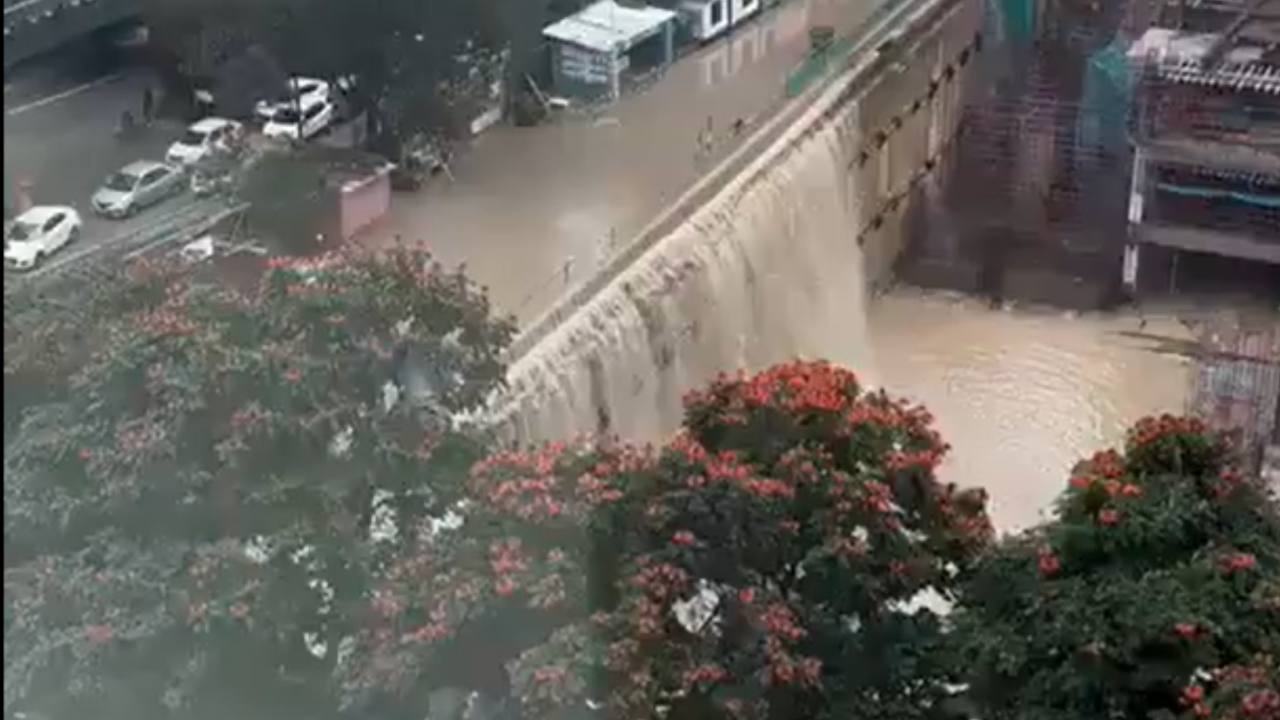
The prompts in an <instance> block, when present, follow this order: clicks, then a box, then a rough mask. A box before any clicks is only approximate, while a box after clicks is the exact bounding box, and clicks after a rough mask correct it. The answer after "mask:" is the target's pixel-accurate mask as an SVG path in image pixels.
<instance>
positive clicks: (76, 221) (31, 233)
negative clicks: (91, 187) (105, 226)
mask: <svg viewBox="0 0 1280 720" xmlns="http://www.w3.org/2000/svg"><path fill="white" fill-rule="evenodd" d="M81 225H82V223H81V220H80V213H78V212H76V211H75V208H70V207H66V206H64V205H37V206H36V207H33V208H31V209H29V210H27V211H26V212H24V213H22V214H21V215H19V216H18V217H16V218H14V219H13V220H12V221H11V222H9V223H8V224H7V225H6V226H5V230H4V264H5V267H8V268H12V269H14V270H31V269H32V268H34V267H36V266H37V265H39V264H40V262H41V261H42V260H44V259H45V258H47V257H49V256H50V255H52V254H54V253H55V252H57V251H59V250H61V249H62V248H63V247H66V245H67V244H68V243H72V242H75V240H76V239H77V238H79V237H80V227H81Z"/></svg>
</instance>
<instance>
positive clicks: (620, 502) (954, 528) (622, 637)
mask: <svg viewBox="0 0 1280 720" xmlns="http://www.w3.org/2000/svg"><path fill="white" fill-rule="evenodd" d="M686 411H687V413H688V419H687V428H686V431H685V432H684V433H682V434H681V435H679V436H678V437H677V438H676V439H675V440H673V441H672V442H671V443H669V444H668V445H666V446H665V447H663V448H662V449H661V450H660V451H656V452H655V451H649V450H642V449H635V448H630V447H627V446H625V445H619V444H616V443H605V444H603V445H602V446H591V445H585V446H564V445H560V444H552V445H549V446H545V447H542V448H538V449H536V450H533V451H530V452H523V453H503V454H498V455H495V456H493V457H491V458H490V459H489V460H487V461H485V462H484V463H481V464H480V465H478V466H477V467H476V468H475V469H474V470H473V471H472V473H471V479H470V481H469V483H468V496H467V497H468V501H467V503H466V505H465V510H463V511H462V513H461V514H462V518H463V519H462V523H463V524H462V527H461V530H462V532H461V533H460V534H459V535H457V536H454V537H452V538H451V539H450V540H449V541H447V542H446V541H443V540H441V539H438V538H437V539H434V540H432V541H431V542H428V543H424V545H423V547H422V549H421V553H420V555H419V556H418V557H411V558H406V559H405V560H404V562H403V564H402V565H401V566H400V568H399V569H398V570H397V571H395V572H393V573H391V574H390V575H389V580H390V582H388V584H387V585H386V586H385V587H384V588H383V589H382V592H381V593H380V594H379V595H378V597H377V599H376V600H375V612H374V613H372V614H375V615H377V616H378V617H380V618H381V622H379V623H378V624H376V625H375V626H374V627H371V628H369V629H367V630H366V631H365V632H364V633H362V634H361V635H360V639H359V642H358V643H357V649H356V651H355V652H353V655H352V663H351V665H350V666H349V667H348V683H349V686H350V687H352V688H353V689H356V690H360V689H368V688H374V689H377V690H380V691H388V690H390V691H392V692H397V693H404V694H407V695H412V694H413V693H415V692H422V691H423V690H425V689H428V688H430V687H433V686H436V684H437V683H440V682H442V681H444V682H445V683H448V682H457V681H460V680H461V678H460V677H459V675H458V674H457V673H449V671H448V670H447V669H446V668H444V667H442V665H441V664H442V663H445V662H448V663H449V664H450V665H453V666H454V667H455V668H456V667H457V666H459V665H460V664H462V663H464V662H487V663H489V664H490V665H491V668H490V674H491V676H496V677H498V678H500V681H499V682H496V683H494V685H493V686H491V687H490V688H486V689H488V690H492V689H494V688H496V689H497V690H498V691H504V692H510V693H511V694H512V695H514V696H515V697H516V698H518V699H519V701H520V704H521V708H522V710H523V712H524V714H525V717H529V718H549V717H556V718H560V717H566V716H572V715H575V714H579V715H584V716H587V715H593V714H601V713H602V714H603V715H604V716H607V717H619V718H644V717H657V716H659V715H660V714H662V713H664V712H665V713H666V716H667V717H677V718H699V719H704V718H706V719H711V718H735V717H762V718H763V717H770V718H792V717H806V718H810V717H816V718H826V717H830V718H845V717H861V718H904V719H905V718H936V717H942V709H941V706H942V705H943V704H944V701H945V699H946V698H947V696H948V694H949V692H948V690H947V687H946V683H947V682H948V681H950V680H952V679H954V675H955V672H954V668H953V667H952V666H951V665H950V664H949V663H947V662H946V659H947V655H946V653H947V648H946V644H945V643H944V642H943V625H942V622H941V620H940V618H939V617H938V616H937V615H935V614H934V613H933V612H932V611H930V610H929V609H928V608H924V607H919V606H918V605H916V604H913V601H914V600H918V597H917V596H918V595H919V594H920V593H921V591H923V590H924V589H925V588H931V589H933V590H934V591H935V592H936V593H938V594H939V595H941V596H944V597H945V596H946V595H947V594H948V593H949V592H950V587H951V586H952V584H953V583H954V578H955V577H956V574H957V573H958V572H959V570H958V568H960V567H964V566H967V565H968V564H969V563H970V562H971V561H972V559H973V557H974V554H975V553H976V552H978V551H979V550H980V549H981V548H982V547H983V546H984V545H985V543H986V541H987V539H988V537H989V533H990V527H989V525H988V523H987V519H986V516H985V513H984V510H983V497H982V495H981V493H974V492H969V493H958V492H956V491H955V489H954V488H952V487H948V486H943V485H940V484H939V483H937V482H936V480H935V479H934V477H933V471H934V468H935V467H936V465H937V463H938V462H939V460H940V458H941V456H942V453H943V452H944V451H945V446H944V445H942V443H941V441H940V440H939V439H938V437H937V434H936V432H934V431H933V430H932V429H931V428H930V426H929V423H930V419H929V416H928V414H927V413H926V412H924V411H923V410H921V409H919V408H913V407H910V406H907V405H905V404H903V403H901V402H899V401H896V400H893V399H891V398H888V397H886V396H884V395H880V394H872V393H866V392H864V391H863V390H862V389H861V387H860V386H859V384H858V382H857V380H856V378H855V377H854V376H853V374H852V373H849V372H847V371H844V370H840V369H838V368H833V367H831V366H828V365H825V364H821V363H793V364H786V365H781V366H778V367H775V368H771V369H770V370H768V371H765V372H763V373H761V374H759V375H757V376H753V377H750V378H746V377H743V378H727V377H726V378H722V379H720V380H717V381H716V382H714V383H712V384H711V385H710V386H709V387H708V388H707V389H706V390H705V391H704V392H698V393H693V394H691V395H690V396H689V397H688V400H687V402H686ZM443 568H448V570H447V571H443V570H442V569H443ZM472 674H473V676H479V675H481V674H482V673H479V672H478V671H475V670H473V671H472ZM508 686H510V687H509V689H508ZM473 687H474V686H473Z"/></svg>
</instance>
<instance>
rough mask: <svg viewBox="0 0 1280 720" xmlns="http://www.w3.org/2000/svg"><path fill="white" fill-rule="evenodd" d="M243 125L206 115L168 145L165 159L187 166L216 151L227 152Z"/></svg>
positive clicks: (171, 162) (237, 140) (237, 138)
mask: <svg viewBox="0 0 1280 720" xmlns="http://www.w3.org/2000/svg"><path fill="white" fill-rule="evenodd" d="M243 131H244V128H243V126H241V124H240V123H238V122H236V121H235V120H227V119H226V118H220V117H208V118H205V119H203V120H200V121H198V122H196V123H195V124H193V125H192V126H191V127H189V128H187V131H186V132H185V133H183V135H182V137H180V138H178V140H177V142H175V143H173V144H172V145H170V146H169V151H168V152H166V153H165V156H164V157H165V161H166V162H168V163H169V164H171V165H178V166H182V167H187V166H190V165H193V164H195V163H197V162H200V161H201V160H203V159H205V158H206V157H208V156H210V155H213V154H215V153H218V152H228V151H230V149H231V148H233V147H234V146H235V145H236V144H237V143H238V142H239V138H240V135H241V133H242V132H243Z"/></svg>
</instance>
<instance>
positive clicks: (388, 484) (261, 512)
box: [4, 249, 513, 720]
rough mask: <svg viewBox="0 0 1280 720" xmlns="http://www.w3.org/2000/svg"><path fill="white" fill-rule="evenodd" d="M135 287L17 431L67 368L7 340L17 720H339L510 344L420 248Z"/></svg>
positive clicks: (472, 439) (9, 585)
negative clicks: (390, 591)
mask: <svg viewBox="0 0 1280 720" xmlns="http://www.w3.org/2000/svg"><path fill="white" fill-rule="evenodd" d="M117 285H118V291H117V293H116V296H117V297H116V299H117V300H118V299H119V297H118V296H123V295H130V294H131V293H133V295H132V296H131V297H130V299H129V301H128V302H123V303H121V304H118V305H116V306H114V307H115V309H116V310H117V311H118V312H119V314H118V315H115V316H112V315H111V314H110V313H105V312H104V313H93V314H90V317H92V318H93V319H94V323H96V324H97V327H95V328H93V333H92V337H93V338H94V339H95V341H96V344H95V345H94V346H93V347H89V348H84V351H85V352H84V355H83V356H82V357H80V358H79V359H80V360H83V361H84V362H83V364H82V365H81V366H79V367H62V366H56V367H55V368H54V370H50V371H48V372H46V374H45V376H44V377H43V378H41V380H42V381H43V382H48V383H50V384H51V385H55V386H56V385H57V384H58V383H61V384H63V385H64V386H65V390H63V389H58V388H56V387H55V388H53V389H51V390H50V391H49V392H47V393H40V394H37V395H34V396H30V397H32V398H34V400H33V401H31V402H28V403H27V404H26V405H25V406H22V407H15V408H10V407H9V406H8V398H9V396H10V394H11V392H13V391H15V390H16V389H17V388H16V387H13V386H11V385H10V383H11V382H14V383H18V382H23V381H28V380H30V379H31V378H32V377H36V375H34V374H33V373H35V371H36V369H38V368H36V366H37V365H39V363H40V361H41V356H40V352H42V351H43V350H44V349H46V348H47V347H49V346H50V345H51V344H50V343H45V342H32V343H25V344H24V343H20V342H16V340H18V339H21V338H22V337H29V336H23V335H22V333H21V332H15V333H13V337H14V339H15V343H14V344H12V345H10V343H9V342H8V341H9V340H10V339H11V338H10V334H9V333H6V341H7V342H6V351H8V350H9V349H10V348H11V347H12V348H17V349H24V350H30V351H31V354H30V355H28V356H25V357H24V358H18V359H16V360H15V359H13V358H10V357H8V355H9V353H8V352H6V356H7V357H6V361H7V362H6V375H5V385H6V387H5V394H6V403H7V404H6V420H7V421H8V420H13V422H12V423H9V422H7V423H6V431H5V508H4V509H5V710H6V716H9V715H11V714H12V713H14V712H17V711H23V712H25V713H27V714H28V715H29V716H32V717H43V718H47V719H48V720H64V719H65V720H70V719H71V718H85V717H96V718H104V719H105V720H117V719H119V720H124V719H126V718H128V719H129V720H136V719H138V718H145V719H147V720H160V719H162V718H182V719H184V720H201V719H203V718H226V717H236V718H243V719H245V720H253V719H258V718H261V719H264V720H266V719H267V718H272V719H274V718H281V717H284V718H300V717H306V718H310V719H314V720H323V719H325V718H332V717H334V713H335V712H336V709H337V707H338V699H337V693H336V692H335V691H334V689H333V683H332V677H333V675H334V672H335V667H336V666H337V664H338V657H339V650H340V646H341V644H342V642H343V640H344V638H347V637H349V636H351V635H353V634H354V633H355V632H356V630H357V629H358V628H360V627H363V625H364V623H365V622H366V619H365V616H364V612H365V610H366V607H367V598H368V597H369V594H370V592H371V587H372V584H371V580H370V579H371V578H373V577H376V576H377V575H378V574H379V573H380V572H381V568H382V567H383V565H384V564H385V563H386V562H388V560H389V558H394V557H396V556H398V555H400V554H401V553H402V552H403V550H402V549H401V548H402V546H405V545H411V544H412V542H413V541H414V538H415V535H416V533H415V532H413V531H414V530H415V529H417V528H419V527H421V526H422V525H423V524H424V523H427V522H429V519H430V518H433V517H437V516H440V515H441V514H443V513H444V511H445V509H446V508H448V507H450V506H451V505H452V504H453V503H455V502H456V500H457V498H458V497H459V495H460V494H461V492H462V487H461V479H462V478H465V475H466V468H467V467H469V466H470V465H471V464H472V463H473V462H474V461H475V460H476V459H478V458H480V457H482V454H483V452H482V451H483V447H484V445H483V438H481V437H479V436H473V435H472V434H470V433H466V432H462V431H460V430H458V429H456V428H455V425H454V424H453V419H454V417H455V413H456V411H458V410H461V409H465V408H469V407H473V406H475V405H477V404H478V403H480V402H481V401H482V400H483V399H484V398H485V397H486V395H487V394H488V393H489V392H490V391H491V390H492V389H493V388H494V387H495V386H496V385H497V383H498V382H499V381H500V379H501V377H502V372H503V366H502V362H501V360H500V357H501V353H502V351H503V350H504V348H505V346H506V345H507V343H508V341H509V339H510V337H511V335H512V332H513V326H512V325H511V323H509V322H506V321H502V320H498V319H495V318H493V317H491V313H490V308H489V306H488V303H487V301H486V299H485V296H484V294H483V292H482V291H481V290H479V289H478V288H477V287H476V286H474V285H473V284H471V283H470V282H469V281H468V280H467V279H466V278H465V277H464V276H463V275H461V274H460V273H457V272H453V271H450V270H447V269H444V268H442V267H440V266H438V265H437V264H435V263H434V262H433V261H432V258H431V256H430V255H429V254H428V253H427V252H425V251H424V250H420V249H403V250H397V251H394V252H391V253H388V254H382V255H361V254H357V253H354V252H352V253H338V254H334V255H330V256H325V257H323V258H320V259H318V260H316V259H313V260H310V261H306V262H303V261H294V260H290V259H279V260H274V261H272V263H271V268H270V269H269V271H268V273H267V275H266V277H265V279H264V281H263V284H262V286H261V287H260V288H259V290H258V291H257V292H255V293H250V294H239V293H234V292H231V291H229V290H227V289H225V288H221V287H217V286H213V285H209V284H205V283H203V282H201V281H200V280H198V279H197V278H196V277H194V276H190V275H182V274H174V273H170V272H168V271H165V270H163V269H159V268H151V269H149V270H146V271H145V272H143V277H141V278H138V277H135V278H133V279H132V280H129V279H125V278H121V280H120V282H119V283H117ZM144 286H145V287H146V288H149V289H150V290H149V291H148V292H138V288H139V287H144ZM107 295H110V293H107ZM104 297H105V296H104ZM104 302H105V300H104ZM8 309H9V305H8V304H7V305H6V322H7V323H8V320H9V317H8V312H7V311H8ZM43 309H44V310H45V311H46V312H48V313H51V314H50V315H49V317H48V322H49V323H50V324H54V323H59V322H61V320H59V318H58V316H56V315H54V314H52V313H55V312H57V309H56V308H51V307H49V306H48V305H45V306H43ZM91 310H92V308H70V309H67V308H64V309H62V312H63V313H70V314H73V315H74V314H75V313H78V312H85V313H86V314H89V312H90V311H91ZM31 325H33V323H28V324H27V325H24V326H23V327H25V328H27V329H28V330H29V329H30V327H31ZM68 326H69V327H72V328H73V329H74V328H75V327H77V326H76V325H75V322H74V318H73V320H72V321H71V322H69V323H68ZM6 329H7V330H8V329H9V326H8V324H7V325H6ZM10 361H12V362H10ZM11 369H12V370H13V372H12V373H11V372H10V370H11ZM19 371H21V372H19ZM11 409H12V410H13V411H14V412H12V413H10V412H9V410H11ZM388 518H390V520H389V519H388ZM392 520H393V521H394V522H393V521H392ZM388 528H391V529H388ZM398 529H403V530H401V531H400V532H397V531H396V530H398Z"/></svg>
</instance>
